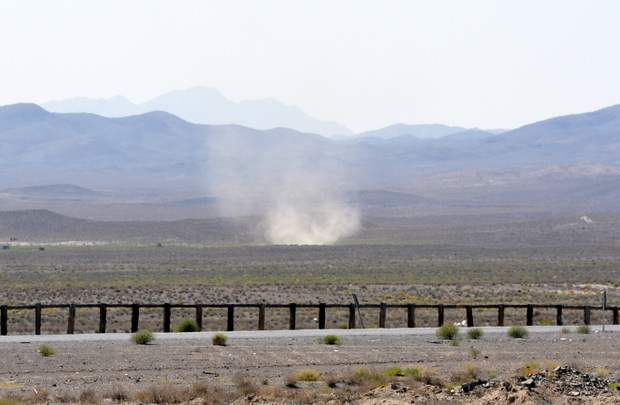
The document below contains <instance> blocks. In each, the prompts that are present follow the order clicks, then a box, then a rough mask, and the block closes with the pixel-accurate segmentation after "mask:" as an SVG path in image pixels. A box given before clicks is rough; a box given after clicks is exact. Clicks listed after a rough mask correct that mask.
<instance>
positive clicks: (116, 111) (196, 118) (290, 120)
mask: <svg viewBox="0 0 620 405" xmlns="http://www.w3.org/2000/svg"><path fill="white" fill-rule="evenodd" d="M41 106H42V107H43V108H45V109H46V110H47V111H50V112H59V113H74V112H85V113H92V114H97V115H101V116H104V117H127V116H131V115H139V114H143V113H147V112H151V111H165V112H168V113H170V114H173V115H176V116H178V117H179V118H182V119H184V120H186V121H189V122H193V123H197V124H210V125H226V124H237V125H242V126H245V127H250V128H256V129H273V128H280V127H282V128H291V129H294V130H297V131H299V132H308V133H314V134H320V135H324V136H333V135H351V134H352V132H351V130H349V129H348V128H346V127H345V126H343V125H340V124H338V123H335V122H323V121H320V120H318V119H316V118H313V117H310V116H309V115H307V114H306V113H304V112H303V111H302V110H300V109H299V108H297V107H295V106H291V105H284V104H282V103H280V102H279V101H277V100H275V99H273V98H266V99H263V100H245V101H241V102H239V103H235V102H233V101H230V100H228V99H227V98H225V97H224V96H223V95H222V94H221V93H220V92H218V91H217V90H215V89H211V88H208V87H203V86H197V87H192V88H189V89H186V90H175V91H171V92H169V93H166V94H163V95H161V96H158V97H155V98H153V99H151V100H148V101H146V102H144V103H141V104H134V103H132V102H131V101H129V100H127V99H126V98H124V97H122V96H116V97H113V98H110V99H89V98H84V97H76V98H71V99H68V100H61V101H51V102H48V103H43V104H41Z"/></svg>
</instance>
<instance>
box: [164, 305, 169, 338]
mask: <svg viewBox="0 0 620 405" xmlns="http://www.w3.org/2000/svg"><path fill="white" fill-rule="evenodd" d="M164 332H170V303H169V302H166V303H165V304H164Z"/></svg>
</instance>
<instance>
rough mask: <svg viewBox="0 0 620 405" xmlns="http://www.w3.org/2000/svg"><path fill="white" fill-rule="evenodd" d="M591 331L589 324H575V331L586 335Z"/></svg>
mask: <svg viewBox="0 0 620 405" xmlns="http://www.w3.org/2000/svg"><path fill="white" fill-rule="evenodd" d="M590 331H591V328H590V325H579V326H577V333H579V334H582V335H588V334H589V333H590Z"/></svg>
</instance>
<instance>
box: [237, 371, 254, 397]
mask: <svg viewBox="0 0 620 405" xmlns="http://www.w3.org/2000/svg"><path fill="white" fill-rule="evenodd" d="M233 382H234V383H235V384H236V385H237V392H238V393H239V394H241V395H243V396H248V395H256V394H258V393H259V391H260V389H259V387H258V386H257V385H256V384H255V383H254V380H252V377H250V376H249V375H247V374H238V375H236V376H235V378H234V379H233Z"/></svg>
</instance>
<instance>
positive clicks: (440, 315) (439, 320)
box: [437, 304, 443, 326]
mask: <svg viewBox="0 0 620 405" xmlns="http://www.w3.org/2000/svg"><path fill="white" fill-rule="evenodd" d="M441 325H443V304H439V305H437V326H441Z"/></svg>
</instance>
